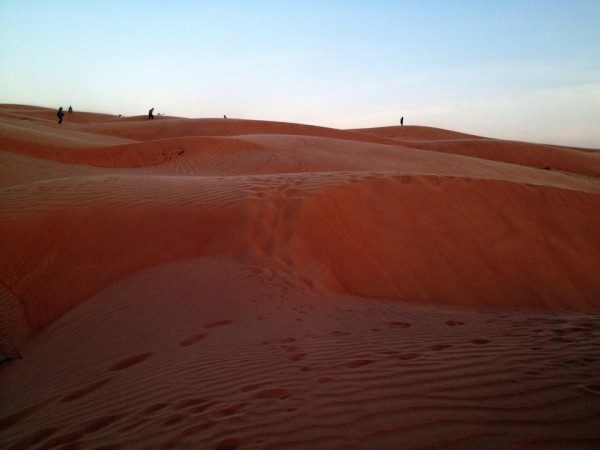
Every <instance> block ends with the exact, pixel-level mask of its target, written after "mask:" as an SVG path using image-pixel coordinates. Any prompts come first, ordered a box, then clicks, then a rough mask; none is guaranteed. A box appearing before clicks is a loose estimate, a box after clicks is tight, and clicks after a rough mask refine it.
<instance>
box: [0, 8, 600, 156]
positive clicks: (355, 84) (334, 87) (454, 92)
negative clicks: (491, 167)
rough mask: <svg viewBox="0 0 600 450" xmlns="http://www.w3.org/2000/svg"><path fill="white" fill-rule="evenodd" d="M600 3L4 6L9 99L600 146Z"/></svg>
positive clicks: (4, 93)
mask: <svg viewBox="0 0 600 450" xmlns="http://www.w3.org/2000/svg"><path fill="white" fill-rule="evenodd" d="M599 22H600V3H598V2H593V1H574V2H568V3H563V2H560V3H559V2H539V1H523V2H473V1H455V2H445V3H441V2H429V1H422V2H421V1H418V2H417V1H407V2H391V1H377V2H369V3H364V2H353V1H348V2H330V3H328V4H326V5H323V4H321V3H320V2H308V1H307V2H268V1H265V2H242V1H231V2H223V3H222V4H219V5H216V4H214V3H200V2H191V1H180V2H173V3H169V4H166V3H164V2H155V1H145V2H137V1H135V2H127V3H121V2H111V1H108V2H103V3H102V4H99V3H96V2H68V1H65V2H62V3H48V2H41V1H36V2H33V1H31V2H10V3H9V2H5V3H2V4H0V40H1V42H2V43H1V44H0V49H1V52H0V103H20V104H35V105H40V106H48V107H58V106H63V107H65V108H66V107H68V105H69V104H72V105H73V107H74V108H75V109H77V110H87V111H94V112H103V113H114V114H124V115H139V114H145V113H146V112H147V110H148V109H149V108H150V107H155V108H156V110H155V113H164V114H168V115H178V116H186V117H222V116H223V114H227V116H228V117H237V118H246V119H263V120H276V121H285V122H300V123H307V124H313V125H321V126H331V127H336V128H358V127H370V126H387V125H397V124H398V121H399V119H400V117H401V116H404V117H405V124H406V125H427V126H434V127H441V128H447V129H452V130H457V131H462V132H467V133H473V134H479V135H484V136H489V137H497V138H504V139H515V140H526V141H532V142H545V143H554V144H562V145H573V146H581V147H593V148H600V131H598V128H600V127H598V123H600V58H599V54H600V51H599V50H600V31H599V30H598V26H597V24H598V23H599Z"/></svg>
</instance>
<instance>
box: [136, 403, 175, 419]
mask: <svg viewBox="0 0 600 450" xmlns="http://www.w3.org/2000/svg"><path fill="white" fill-rule="evenodd" d="M167 406H169V404H168V403H156V404H154V405H152V406H149V407H148V408H146V409H144V410H143V411H142V412H141V413H140V414H141V415H143V416H149V415H152V414H154V413H156V412H158V411H160V410H161V409H165V408H166V407H167Z"/></svg>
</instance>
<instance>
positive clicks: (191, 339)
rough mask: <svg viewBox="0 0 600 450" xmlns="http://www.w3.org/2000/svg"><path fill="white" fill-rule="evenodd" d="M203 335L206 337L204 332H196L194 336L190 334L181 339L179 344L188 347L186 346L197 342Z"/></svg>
mask: <svg viewBox="0 0 600 450" xmlns="http://www.w3.org/2000/svg"><path fill="white" fill-rule="evenodd" d="M204 337H206V335H205V334H196V335H195V336H191V337H189V338H187V339H184V340H183V341H181V342H180V343H179V345H181V346H182V347H188V346H190V345H192V344H194V343H196V342H198V341H199V340H200V339H203V338H204Z"/></svg>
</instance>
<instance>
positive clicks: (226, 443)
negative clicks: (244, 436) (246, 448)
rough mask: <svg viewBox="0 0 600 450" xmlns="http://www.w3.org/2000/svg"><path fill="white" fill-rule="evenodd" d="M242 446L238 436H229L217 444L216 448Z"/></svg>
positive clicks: (233, 449)
mask: <svg viewBox="0 0 600 450" xmlns="http://www.w3.org/2000/svg"><path fill="white" fill-rule="evenodd" d="M239 446H240V441H239V440H238V439H236V438H227V439H224V440H222V441H221V442H219V443H218V444H217V446H216V447H215V450H236V449H237V448H238V447H239Z"/></svg>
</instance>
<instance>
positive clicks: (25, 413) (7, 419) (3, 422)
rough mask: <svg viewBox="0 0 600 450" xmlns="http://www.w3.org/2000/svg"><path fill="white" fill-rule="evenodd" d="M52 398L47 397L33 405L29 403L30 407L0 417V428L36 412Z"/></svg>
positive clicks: (9, 425) (5, 427) (7, 426)
mask: <svg viewBox="0 0 600 450" xmlns="http://www.w3.org/2000/svg"><path fill="white" fill-rule="evenodd" d="M52 400H53V399H48V400H46V401H43V402H41V403H36V404H35V405H31V406H30V407H28V408H25V409H23V410H21V411H19V412H18V413H15V414H11V415H10V416H5V417H2V418H1V419H0V430H5V429H7V428H10V427H12V426H13V425H16V424H17V423H19V422H20V421H21V420H23V419H26V418H27V417H29V416H31V415H32V414H34V413H36V412H38V411H39V410H40V409H42V408H43V407H44V406H46V405H47V404H48V403H50V402H51V401H52Z"/></svg>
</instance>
